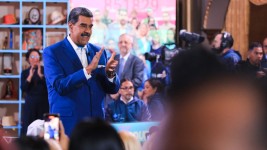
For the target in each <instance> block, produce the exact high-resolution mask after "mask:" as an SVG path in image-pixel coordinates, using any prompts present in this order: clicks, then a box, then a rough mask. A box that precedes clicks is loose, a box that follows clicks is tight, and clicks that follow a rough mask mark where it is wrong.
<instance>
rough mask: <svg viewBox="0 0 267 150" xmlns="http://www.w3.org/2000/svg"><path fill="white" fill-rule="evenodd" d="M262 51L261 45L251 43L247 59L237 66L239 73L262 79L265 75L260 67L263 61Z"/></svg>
mask: <svg viewBox="0 0 267 150" xmlns="http://www.w3.org/2000/svg"><path fill="white" fill-rule="evenodd" d="M263 54H264V53H263V49H262V45H261V44H260V43H258V42H253V43H251V44H250V46H249V50H248V58H247V60H246V61H242V62H240V63H239V64H238V69H239V71H242V72H245V73H247V74H249V75H251V76H252V77H256V78H262V77H265V76H266V74H265V72H264V71H267V70H264V68H263V67H262V63H264V62H262V59H263V57H264V56H263Z"/></svg>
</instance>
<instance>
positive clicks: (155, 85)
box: [146, 78, 163, 93]
mask: <svg viewBox="0 0 267 150" xmlns="http://www.w3.org/2000/svg"><path fill="white" fill-rule="evenodd" d="M146 82H148V83H149V84H150V85H151V86H152V88H153V89H154V88H157V91H156V92H157V93H161V92H162V91H163V85H162V83H161V82H160V80H159V79H157V78H149V79H147V80H146Z"/></svg>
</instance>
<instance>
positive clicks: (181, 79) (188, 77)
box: [168, 46, 227, 97]
mask: <svg viewBox="0 0 267 150" xmlns="http://www.w3.org/2000/svg"><path fill="white" fill-rule="evenodd" d="M226 72H227V70H226V66H225V65H224V64H223V62H221V61H220V60H219V58H218V56H217V55H215V54H214V53H212V51H211V50H210V49H208V48H205V47H202V46H196V47H192V48H190V49H188V50H184V51H181V52H180V53H179V54H177V55H176V56H174V58H173V59H172V64H171V81H172V82H171V85H170V87H169V89H168V96H169V97H173V96H177V95H182V94H186V93H187V92H189V91H191V90H192V89H193V88H194V87H196V86H199V85H200V84H202V83H205V82H206V81H209V80H211V79H214V78H218V77H220V76H223V75H224V74H225V73H226Z"/></svg>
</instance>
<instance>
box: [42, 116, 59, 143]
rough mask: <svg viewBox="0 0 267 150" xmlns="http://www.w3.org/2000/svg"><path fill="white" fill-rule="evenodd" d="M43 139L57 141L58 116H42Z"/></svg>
mask: <svg viewBox="0 0 267 150" xmlns="http://www.w3.org/2000/svg"><path fill="white" fill-rule="evenodd" d="M44 120H45V122H44V139H54V140H57V141H59V115H58V114H45V115H44Z"/></svg>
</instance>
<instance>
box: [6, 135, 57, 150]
mask: <svg viewBox="0 0 267 150" xmlns="http://www.w3.org/2000/svg"><path fill="white" fill-rule="evenodd" d="M12 146H13V147H12V148H11V149H12V150H50V148H49V144H48V143H47V142H46V141H45V140H44V139H43V138H41V137H37V136H22V137H20V138H18V139H16V140H15V141H14V142H13V145H12ZM58 150H60V149H58Z"/></svg>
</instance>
